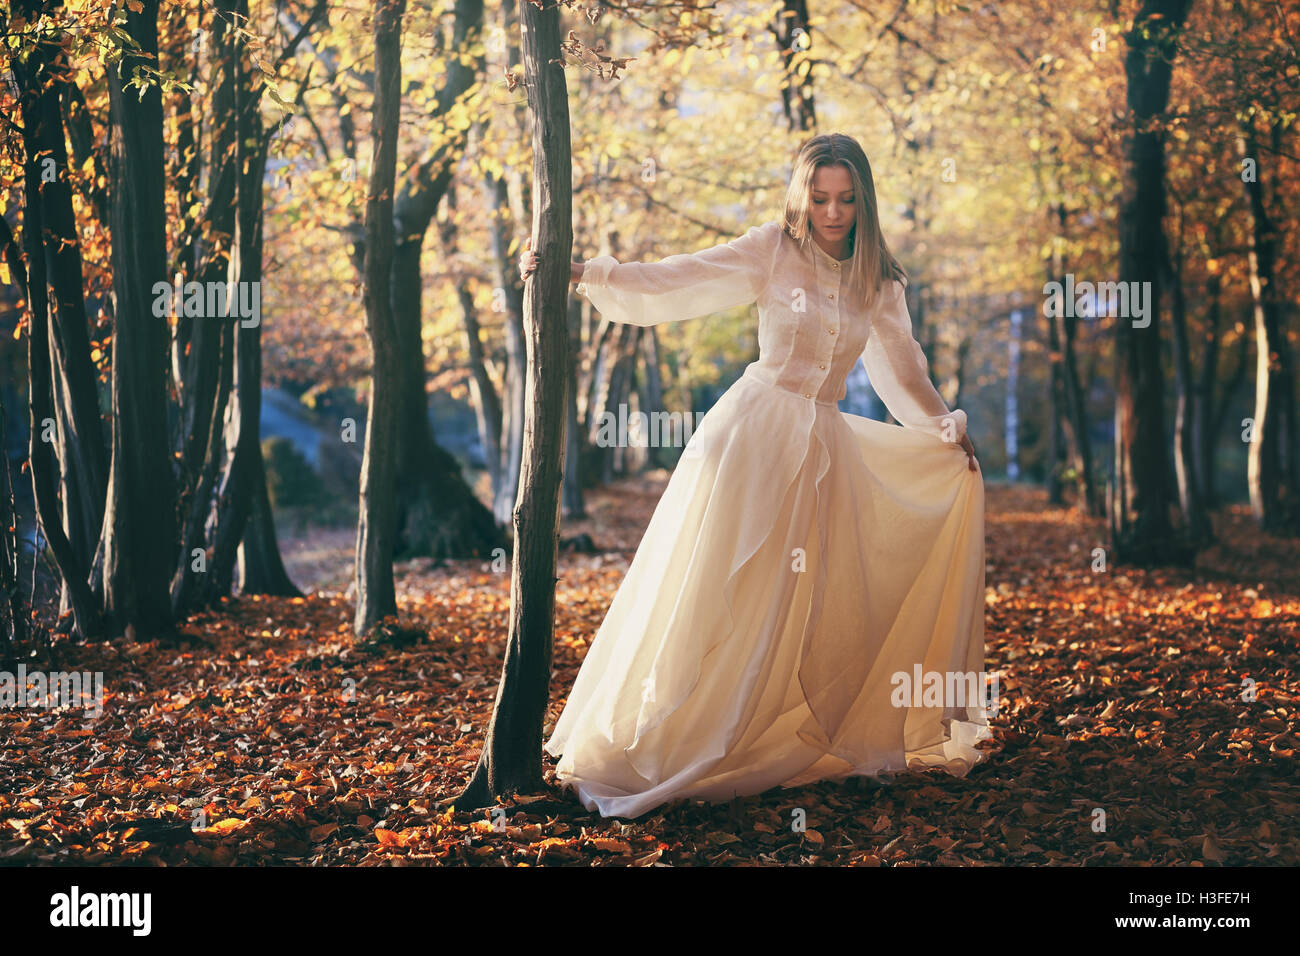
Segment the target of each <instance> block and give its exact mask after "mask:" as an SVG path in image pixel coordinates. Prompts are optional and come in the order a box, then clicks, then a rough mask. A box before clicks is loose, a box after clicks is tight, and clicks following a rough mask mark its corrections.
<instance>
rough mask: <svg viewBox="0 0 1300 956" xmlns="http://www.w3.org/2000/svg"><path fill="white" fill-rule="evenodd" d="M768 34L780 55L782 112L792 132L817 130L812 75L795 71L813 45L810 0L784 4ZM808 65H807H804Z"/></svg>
mask: <svg viewBox="0 0 1300 956" xmlns="http://www.w3.org/2000/svg"><path fill="white" fill-rule="evenodd" d="M768 30H770V31H771V33H772V36H773V37H775V38H776V45H777V49H779V50H780V51H781V60H782V65H783V68H784V71H785V78H784V80H783V81H782V83H781V109H782V110H783V111H784V113H785V120H786V127H787V128H788V129H789V131H790V132H792V133H793V132H796V131H797V132H808V131H809V130H813V129H816V128H817V109H816V106H815V104H814V101H813V92H812V71H811V70H809V69H808V68H807V67H806V66H805V67H804V68H803V69H802V70H799V69H797V68H796V64H795V62H794V57H795V56H796V55H797V54H799V53H803V52H804V51H807V50H808V49H809V48H810V47H811V45H812V37H811V36H810V35H809V26H808V3H807V0H782V3H781V12H780V13H779V14H778V15H777V16H776V17H775V19H774V22H772V23H770V24H768ZM805 62H806V61H805Z"/></svg>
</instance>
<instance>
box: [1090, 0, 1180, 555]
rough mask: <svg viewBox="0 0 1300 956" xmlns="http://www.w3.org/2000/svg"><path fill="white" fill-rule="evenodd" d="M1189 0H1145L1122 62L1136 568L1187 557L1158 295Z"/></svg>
mask: <svg viewBox="0 0 1300 956" xmlns="http://www.w3.org/2000/svg"><path fill="white" fill-rule="evenodd" d="M1190 7H1191V0H1143V3H1142V6H1141V9H1140V10H1139V12H1138V13H1137V15H1136V16H1135V17H1134V20H1133V24H1132V26H1131V28H1130V30H1129V33H1128V35H1127V42H1128V51H1127V54H1126V56H1125V60H1124V66H1125V72H1126V75H1127V78H1128V107H1129V110H1130V111H1131V116H1132V122H1133V128H1132V130H1131V131H1130V132H1129V133H1128V136H1127V139H1126V142H1125V153H1124V156H1125V170H1124V174H1125V180H1124V196H1123V200H1122V204H1121V211H1120V269H1119V279H1120V283H1121V285H1126V284H1127V285H1128V288H1130V289H1132V288H1137V287H1141V286H1143V285H1146V284H1148V283H1149V285H1147V286H1146V287H1147V288H1149V289H1150V290H1151V291H1150V295H1149V296H1147V298H1146V301H1147V307H1148V309H1149V310H1150V311H1149V314H1148V316H1147V322H1146V324H1145V325H1144V326H1143V327H1141V328H1138V327H1136V325H1135V320H1134V319H1133V318H1132V317H1127V316H1121V317H1119V318H1118V319H1117V320H1116V325H1115V357H1116V369H1117V371H1116V377H1115V477H1114V486H1113V490H1112V495H1111V503H1110V509H1111V516H1110V522H1111V539H1112V543H1113V545H1114V548H1115V551H1116V554H1117V556H1118V557H1119V558H1120V559H1122V560H1127V561H1132V562H1133V563H1136V564H1144V565H1145V564H1160V563H1167V562H1180V561H1186V560H1188V559H1189V557H1190V554H1191V548H1190V546H1189V544H1188V542H1187V541H1186V539H1185V537H1184V536H1183V534H1182V533H1181V530H1180V529H1179V528H1178V527H1176V525H1175V523H1174V520H1173V517H1172V516H1173V514H1175V513H1176V512H1177V509H1178V494H1177V490H1176V488H1175V487H1174V484H1173V482H1172V480H1171V478H1172V475H1173V470H1172V468H1171V465H1170V458H1169V445H1168V439H1167V437H1166V432H1165V413H1164V389H1163V387H1162V381H1163V379H1162V376H1163V369H1162V367H1161V344H1160V328H1161V323H1160V321H1159V320H1160V292H1161V289H1162V287H1163V284H1164V283H1163V282H1162V275H1163V267H1164V264H1165V250H1166V248H1167V246H1166V239H1165V233H1164V222H1163V220H1164V214H1165V185H1164V176H1165V152H1164V132H1163V130H1162V129H1161V127H1160V120H1161V116H1162V114H1163V113H1164V110H1165V106H1166V104H1167V103H1168V101H1169V82H1170V74H1171V71H1172V62H1173V58H1174V55H1175V51H1176V49H1177V41H1178V35H1179V31H1180V30H1181V28H1182V26H1183V23H1184V21H1185V20H1186V18H1187V13H1188V10H1189V9H1190Z"/></svg>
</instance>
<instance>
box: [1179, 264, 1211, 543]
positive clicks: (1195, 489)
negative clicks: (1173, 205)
mask: <svg viewBox="0 0 1300 956" xmlns="http://www.w3.org/2000/svg"><path fill="white" fill-rule="evenodd" d="M1169 281H1170V288H1171V290H1172V291H1173V311H1172V313H1171V314H1170V322H1171V324H1172V325H1173V330H1174V370H1175V380H1176V382H1177V388H1178V395H1177V405H1176V410H1175V412H1174V469H1175V474H1176V476H1177V479H1178V500H1179V502H1180V504H1181V505H1182V509H1183V519H1184V520H1185V521H1186V522H1187V531H1188V534H1190V535H1191V537H1192V540H1193V541H1194V542H1196V543H1197V544H1203V543H1206V542H1208V541H1210V540H1211V539H1212V538H1213V537H1214V532H1213V529H1212V527H1211V525H1210V516H1209V514H1208V513H1207V512H1206V510H1205V500H1204V499H1203V498H1202V497H1201V486H1200V483H1199V482H1198V481H1197V478H1196V454H1195V451H1194V449H1193V435H1194V434H1195V433H1196V411H1195V407H1194V405H1193V401H1192V356H1191V351H1190V346H1189V345H1188V342H1187V299H1186V296H1185V295H1184V294H1183V253H1182V248H1181V246H1180V248H1179V249H1178V250H1177V253H1176V254H1175V257H1174V261H1173V263H1172V269H1171V271H1170V276H1169Z"/></svg>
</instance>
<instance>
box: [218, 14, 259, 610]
mask: <svg viewBox="0 0 1300 956" xmlns="http://www.w3.org/2000/svg"><path fill="white" fill-rule="evenodd" d="M237 13H238V15H239V16H240V17H241V18H246V17H247V16H248V0H237ZM244 51H245V47H244V45H243V44H242V43H240V44H237V45H236V49H235V51H234V53H235V56H234V57H233V69H234V74H235V84H234V86H235V110H236V116H237V120H236V122H237V130H236V132H237V136H238V138H237V145H236V150H235V166H236V171H237V178H236V193H237V200H236V203H235V208H236V220H235V237H234V241H233V242H232V244H231V248H232V250H233V258H232V260H231V263H230V278H231V281H233V282H236V283H238V286H242V287H245V288H249V289H254V288H256V289H258V290H260V289H261V283H262V196H263V194H262V180H263V176H264V175H265V172H266V151H267V135H266V130H265V128H264V127H263V126H262V117H261V113H260V111H259V109H258V105H259V104H260V102H261V99H262V92H263V87H264V84H262V83H261V82H257V83H254V82H253V79H252V77H253V76H254V75H255V74H254V73H253V71H252V63H251V61H250V60H248V59H247V58H246V54H245V52H244ZM238 286H237V287H238ZM250 301H251V300H250ZM257 301H258V302H259V303H260V301H261V294H260V291H259V293H258V300H257ZM231 334H232V335H233V346H234V356H233V363H232V364H233V382H232V387H231V391H230V398H229V404H228V409H227V413H226V436H225V438H226V441H225V461H226V467H225V471H224V473H223V474H222V476H221V481H220V484H219V485H218V487H217V500H216V505H215V508H214V510H213V523H212V526H211V529H210V531H209V541H210V544H211V547H212V560H211V562H210V566H209V569H208V578H207V589H206V593H205V595H204V597H205V600H206V601H207V602H209V603H211V602H214V601H216V600H218V599H219V598H222V597H226V596H228V595H229V594H230V591H231V584H232V579H233V577H234V567H235V561H236V558H237V552H238V550H239V543H240V541H241V540H242V539H243V537H244V528H245V527H246V526H247V523H248V518H249V515H250V514H251V513H252V506H253V491H254V482H255V480H256V477H257V464H256V461H259V460H260V459H261V457H262V446H261V442H260V441H259V433H260V432H261V427H262V324H261V315H260V309H259V314H257V315H256V316H254V317H252V318H249V319H243V318H242V317H241V319H240V320H238V322H237V324H236V327H235V328H234V329H233V331H232V333H231Z"/></svg>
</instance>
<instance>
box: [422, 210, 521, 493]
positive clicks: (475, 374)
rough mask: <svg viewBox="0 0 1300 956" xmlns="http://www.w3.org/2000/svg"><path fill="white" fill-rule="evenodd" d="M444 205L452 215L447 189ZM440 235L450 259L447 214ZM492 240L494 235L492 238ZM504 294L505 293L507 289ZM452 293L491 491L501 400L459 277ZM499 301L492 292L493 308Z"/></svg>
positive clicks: (496, 475)
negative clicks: (456, 300)
mask: <svg viewBox="0 0 1300 956" xmlns="http://www.w3.org/2000/svg"><path fill="white" fill-rule="evenodd" d="M447 204H448V207H449V209H450V210H451V211H452V212H453V213H454V211H455V209H456V190H455V188H454V187H450V188H448V190H447ZM439 228H440V230H441V233H442V236H441V238H442V248H443V250H444V251H445V252H446V254H447V255H448V257H450V256H451V255H452V254H453V253H454V252H455V251H456V248H457V236H458V232H459V230H458V228H457V226H456V222H455V216H454V215H448V216H447V217H446V220H445V221H444V222H442V223H440V226H439ZM493 238H494V240H495V234H494V236H493ZM507 291H508V290H507ZM456 294H457V297H458V298H459V299H460V314H461V323H462V324H463V326H464V328H465V351H466V354H467V356H468V364H469V371H470V380H469V390H470V402H471V404H473V406H474V422H475V425H476V426H477V427H478V440H479V444H480V445H481V446H482V448H483V460H484V461H485V462H486V464H487V471H488V480H489V482H490V484H491V487H492V488H494V489H495V488H496V487H497V483H498V481H499V480H500V472H501V459H500V455H499V454H498V449H499V448H500V447H501V400H500V398H498V396H497V390H496V386H495V385H493V384H492V376H491V375H489V374H488V368H487V358H486V357H485V356H484V354H483V335H482V330H481V329H480V328H479V323H478V308H477V306H476V305H475V304H474V296H473V295H472V294H471V293H470V290H469V286H468V285H467V284H466V283H465V282H464V281H463V279H462V278H460V277H457V280H456ZM498 301H499V297H498V296H497V295H496V294H495V293H494V294H493V296H492V302H493V305H494V306H495V304H496V303H497V302H498Z"/></svg>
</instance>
